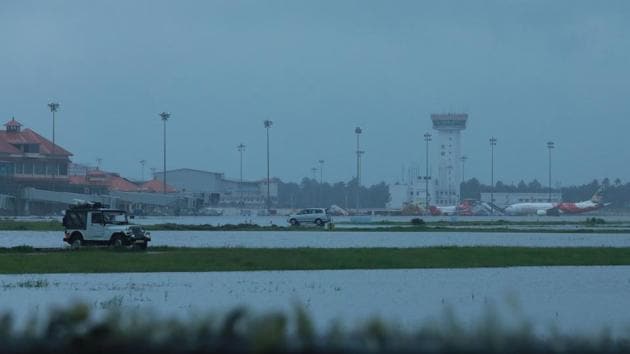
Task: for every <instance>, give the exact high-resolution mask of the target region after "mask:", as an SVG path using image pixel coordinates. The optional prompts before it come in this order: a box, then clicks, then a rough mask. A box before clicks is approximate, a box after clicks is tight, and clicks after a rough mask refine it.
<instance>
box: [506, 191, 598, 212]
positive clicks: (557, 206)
mask: <svg viewBox="0 0 630 354" xmlns="http://www.w3.org/2000/svg"><path fill="white" fill-rule="evenodd" d="M603 200H604V199H603V189H602V188H600V189H599V190H598V191H597V192H595V194H593V197H592V198H591V199H590V200H586V201H583V202H578V203H564V202H563V203H516V204H512V205H510V206H508V207H507V208H505V209H504V212H505V213H506V214H507V215H560V214H579V213H585V212H588V211H593V210H597V209H600V208H602V207H604V206H606V205H608V204H605V203H604V202H603Z"/></svg>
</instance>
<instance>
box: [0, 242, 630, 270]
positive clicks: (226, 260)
mask: <svg viewBox="0 0 630 354" xmlns="http://www.w3.org/2000/svg"><path fill="white" fill-rule="evenodd" d="M564 265H583V266H593V265H630V248H527V247H432V248H350V249H347V248H346V249H323V248H298V249H251V248H158V247H155V248H150V250H149V251H148V252H136V251H127V250H122V251H116V250H110V249H82V250H80V251H62V250H60V251H36V250H33V249H29V248H28V247H22V248H19V249H3V250H0V273H4V274H24V273H109V272H203V271H256V270H323V269H400V268H469V267H513V266H564Z"/></svg>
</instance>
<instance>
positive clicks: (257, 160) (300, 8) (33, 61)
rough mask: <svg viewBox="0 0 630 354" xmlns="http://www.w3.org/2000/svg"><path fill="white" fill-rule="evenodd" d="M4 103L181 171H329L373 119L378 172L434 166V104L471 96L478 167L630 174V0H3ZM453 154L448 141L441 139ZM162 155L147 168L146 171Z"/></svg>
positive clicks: (92, 144)
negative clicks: (550, 148)
mask: <svg viewBox="0 0 630 354" xmlns="http://www.w3.org/2000/svg"><path fill="white" fill-rule="evenodd" d="M0 43H2V49H1V52H0V118H2V120H8V119H10V118H11V116H15V117H16V119H18V120H19V121H21V122H22V123H23V124H25V125H26V126H28V127H31V128H33V129H35V130H37V131H40V132H42V133H44V134H45V135H47V136H49V135H50V131H51V119H50V114H49V112H48V111H47V107H46V103H47V102H48V101H49V100H50V99H55V100H58V101H59V102H60V103H61V109H60V112H59V120H58V125H57V140H58V142H59V144H60V145H62V146H63V147H65V148H67V149H69V150H70V151H72V152H74V153H75V157H74V161H75V162H87V163H91V164H94V163H95V160H96V158H97V157H101V158H102V159H103V167H104V168H105V169H107V170H112V171H118V172H120V173H122V174H123V175H125V176H128V177H132V178H138V177H139V174H140V164H139V162H138V161H139V160H141V159H146V160H148V164H147V168H148V167H157V168H158V169H161V161H162V160H161V158H162V157H161V156H162V155H161V144H162V140H161V128H162V126H161V122H160V120H159V117H158V113H159V112H161V111H164V110H166V111H169V112H171V113H172V120H171V121H170V122H169V123H168V136H169V138H168V139H169V149H168V160H169V164H168V167H169V168H179V167H191V168H199V169H208V170H214V171H221V172H225V173H226V174H227V175H228V176H238V152H237V150H236V145H238V144H239V143H241V142H242V143H244V144H246V145H247V151H246V154H245V157H246V158H245V175H246V177H248V178H262V177H263V176H264V175H265V163H264V161H265V160H264V159H265V153H264V142H265V141H264V138H265V135H264V128H263V123H262V121H263V120H264V119H271V120H273V121H274V123H275V126H274V127H273V129H272V132H271V135H272V174H273V175H276V176H279V177H281V178H282V179H284V180H299V179H301V177H303V176H309V175H310V168H311V167H313V166H315V165H316V164H317V160H319V159H324V160H326V170H325V175H326V178H327V179H329V180H340V179H342V180H348V179H349V178H351V177H352V176H353V175H354V154H353V150H354V134H353V130H354V127H355V126H356V125H360V126H362V127H363V128H364V135H363V142H364V148H365V150H366V151H367V152H366V155H365V171H364V174H365V181H366V182H368V183H375V182H378V181H381V180H385V181H395V180H397V179H398V177H399V176H400V173H401V165H402V164H406V165H409V164H411V163H417V164H421V165H422V166H424V143H423V141H422V134H423V133H424V132H425V131H427V130H430V119H429V115H430V113H432V112H447V111H458V112H459V111H465V112H468V113H469V115H470V118H469V127H468V129H467V130H466V131H465V132H464V133H463V146H464V154H466V155H467V156H469V158H470V159H469V161H468V163H467V165H466V171H467V175H468V176H477V177H479V178H480V179H481V180H482V181H484V182H489V169H490V166H489V165H490V158H489V157H490V156H489V154H490V150H489V144H488V138H489V137H490V136H491V135H495V136H496V137H497V138H498V139H499V143H498V145H497V149H496V161H497V162H496V179H499V180H503V181H506V182H508V183H509V182H518V180H520V179H521V178H523V179H527V180H529V179H532V178H538V179H539V180H542V181H546V173H547V170H546V168H547V167H546V166H547V160H546V157H547V155H546V154H547V151H546V148H545V143H546V142H547V141H548V140H550V139H551V140H553V141H555V142H556V145H557V148H556V149H555V151H554V161H555V162H554V166H555V172H554V175H555V177H554V180H559V181H561V182H562V183H563V184H565V185H566V184H572V183H582V182H587V181H589V180H591V179H593V178H601V177H604V176H609V177H611V178H616V177H620V178H622V179H623V180H628V178H627V176H628V175H629V174H630V164H628V163H626V162H627V156H628V152H627V150H628V149H627V146H628V143H627V141H628V132H629V131H630V119H629V118H630V2H628V1H607V2H603V1H586V2H579V1H505V0H502V1H463V0H462V1H453V2H447V1H434V2H424V1H394V2H389V1H310V2H306V1H284V2H279V1H274V2H270V1H242V2H236V1H220V2H218V1H214V2H210V1H196V2H193V1H101V2H95V1H39V2H34V1H33V2H31V1H6V0H5V1H2V2H0ZM434 151H435V149H434ZM147 171H148V170H147Z"/></svg>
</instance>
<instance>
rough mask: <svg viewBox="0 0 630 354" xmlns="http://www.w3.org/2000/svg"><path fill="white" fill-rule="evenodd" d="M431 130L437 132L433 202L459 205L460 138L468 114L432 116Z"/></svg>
mask: <svg viewBox="0 0 630 354" xmlns="http://www.w3.org/2000/svg"><path fill="white" fill-rule="evenodd" d="M431 121H433V129H435V130H437V131H438V136H437V139H436V140H437V152H438V159H437V161H438V173H437V176H436V178H435V180H434V188H435V189H434V194H433V202H434V203H435V205H438V206H446V205H457V204H459V185H460V182H461V169H460V158H461V137H460V132H461V131H462V130H464V129H466V122H467V121H468V114H466V113H446V114H432V115H431Z"/></svg>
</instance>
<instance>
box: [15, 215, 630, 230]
mask: <svg viewBox="0 0 630 354" xmlns="http://www.w3.org/2000/svg"><path fill="white" fill-rule="evenodd" d="M592 217H597V218H600V219H603V220H605V222H606V224H627V225H630V215H591V214H581V215H579V214H578V215H562V216H509V215H494V216H490V215H489V216H455V217H454V216H390V215H371V216H361V217H359V218H354V217H351V216H334V217H333V222H335V223H336V224H337V225H338V226H339V227H345V226H346V225H361V226H362V227H365V226H367V225H369V224H370V223H380V222H395V223H409V222H411V220H412V219H414V218H421V219H423V220H424V221H426V222H436V221H461V222H471V221H497V220H505V221H509V222H563V221H564V222H569V223H570V222H583V221H584V220H586V219H587V218H592ZM11 219H13V220H18V221H48V220H57V221H59V222H61V216H57V217H18V218H11ZM133 222H134V223H138V224H142V225H156V224H165V223H172V224H180V225H202V224H210V225H226V224H241V223H246V224H256V225H260V226H269V225H280V226H286V225H288V224H287V217H286V216H283V215H272V216H258V215H252V216H240V215H221V216H138V217H136V218H134V219H133ZM379 226H384V225H379ZM603 226H605V225H603Z"/></svg>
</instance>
